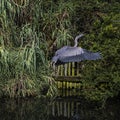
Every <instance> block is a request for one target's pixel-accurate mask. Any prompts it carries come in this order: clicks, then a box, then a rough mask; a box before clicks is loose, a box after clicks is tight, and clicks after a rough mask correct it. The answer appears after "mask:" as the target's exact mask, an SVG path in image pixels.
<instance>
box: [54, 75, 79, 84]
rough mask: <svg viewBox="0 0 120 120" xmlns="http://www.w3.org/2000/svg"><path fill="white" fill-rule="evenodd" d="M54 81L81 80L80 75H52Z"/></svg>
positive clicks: (76, 81)
mask: <svg viewBox="0 0 120 120" xmlns="http://www.w3.org/2000/svg"><path fill="white" fill-rule="evenodd" d="M53 78H54V79H55V81H59V82H73V83H74V82H75V83H78V82H81V77H80V76H53Z"/></svg>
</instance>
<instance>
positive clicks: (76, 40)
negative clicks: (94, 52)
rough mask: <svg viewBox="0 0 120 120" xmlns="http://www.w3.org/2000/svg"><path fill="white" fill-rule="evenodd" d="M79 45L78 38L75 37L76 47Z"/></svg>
mask: <svg viewBox="0 0 120 120" xmlns="http://www.w3.org/2000/svg"><path fill="white" fill-rule="evenodd" d="M77 45H78V39H76V38H75V45H74V47H77Z"/></svg>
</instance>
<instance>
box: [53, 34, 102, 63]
mask: <svg viewBox="0 0 120 120" xmlns="http://www.w3.org/2000/svg"><path fill="white" fill-rule="evenodd" d="M82 36H84V34H80V35H78V36H76V38H75V45H74V46H73V47H71V46H64V47H62V48H61V49H59V50H57V51H56V52H55V56H54V57H53V58H52V65H61V64H65V63H68V62H79V61H83V60H97V59H101V55H100V53H99V52H95V53H94V52H91V51H88V50H86V49H82V48H81V47H77V45H78V39H79V38H81V37H82Z"/></svg>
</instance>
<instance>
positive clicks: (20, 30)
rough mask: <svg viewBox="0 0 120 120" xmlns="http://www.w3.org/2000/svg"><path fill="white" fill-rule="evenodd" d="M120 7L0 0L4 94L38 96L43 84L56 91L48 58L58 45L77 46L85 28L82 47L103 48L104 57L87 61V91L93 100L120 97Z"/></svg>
mask: <svg viewBox="0 0 120 120" xmlns="http://www.w3.org/2000/svg"><path fill="white" fill-rule="evenodd" d="M119 6H120V2H119V1H118V0H108V1H100V0H80V1H73V0H68V1H65V0H59V1H55V0H54V1H52V0H47V1H43V0H34V1H33V0H1V1H0V8H1V9H0V95H7V96H10V97H18V96H23V97H24V96H34V95H39V94H41V93H42V91H43V90H44V86H45V88H48V89H49V90H48V92H46V94H47V95H48V96H49V95H50V96H51V95H55V94H54V93H55V92H54V91H56V87H55V86H54V85H55V83H54V80H53V78H52V77H51V70H50V65H49V61H48V60H49V59H51V55H52V54H53V52H54V51H53V49H54V47H56V48H55V49H57V48H60V47H61V46H63V45H72V44H73V40H72V39H73V37H75V36H76V35H77V34H79V33H80V32H85V33H86V36H85V37H84V38H83V40H82V41H81V42H80V44H81V46H82V47H83V48H86V49H89V50H92V51H99V52H101V55H102V57H103V58H102V60H98V61H85V62H82V64H83V66H84V68H83V70H82V72H81V76H82V79H83V83H82V86H83V91H84V92H83V94H84V95H85V96H86V98H88V99H94V100H99V99H100V100H101V99H106V98H107V97H111V96H114V95H117V94H118V92H119V91H120V90H119V87H120V62H119V60H120V54H119V52H120V47H119V44H120V29H119V28H120V13H119V11H120V7H119ZM84 39H85V40H84ZM89 89H90V90H89ZM46 91H47V90H46Z"/></svg>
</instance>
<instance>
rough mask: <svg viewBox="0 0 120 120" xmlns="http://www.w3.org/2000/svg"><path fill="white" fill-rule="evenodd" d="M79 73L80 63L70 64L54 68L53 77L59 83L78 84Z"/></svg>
mask: <svg viewBox="0 0 120 120" xmlns="http://www.w3.org/2000/svg"><path fill="white" fill-rule="evenodd" d="M80 72H81V63H79V62H72V63H68V64H64V65H60V66H56V67H55V71H54V74H53V77H54V78H55V80H56V81H61V82H75V83H76V82H79V81H80V78H81V77H80V76H81V75H80Z"/></svg>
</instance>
